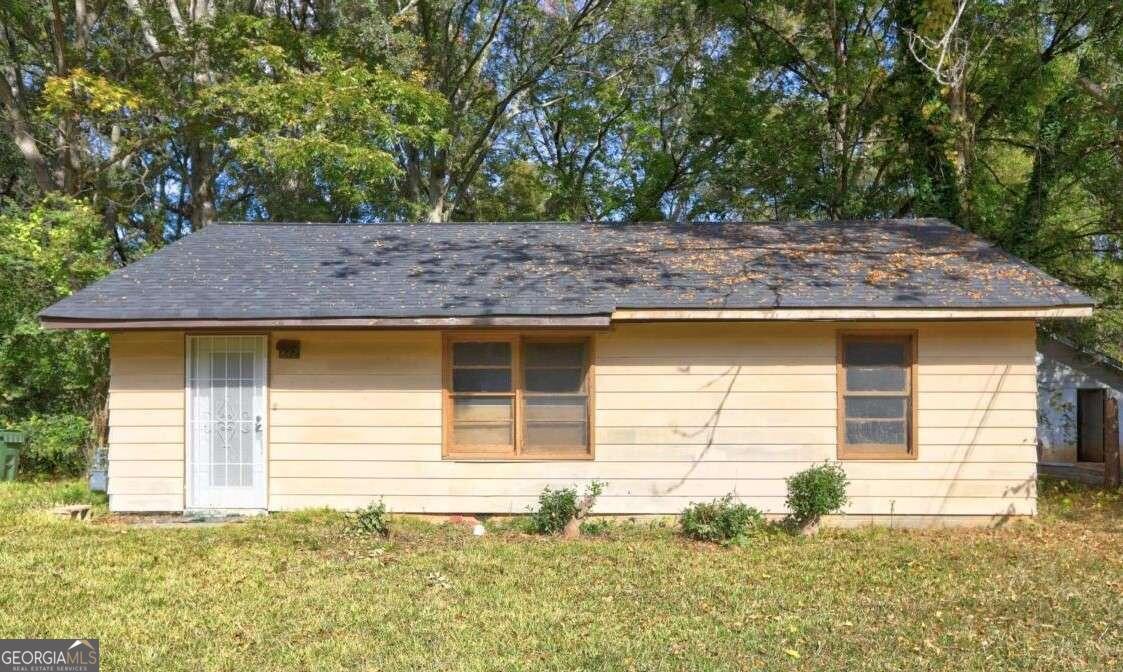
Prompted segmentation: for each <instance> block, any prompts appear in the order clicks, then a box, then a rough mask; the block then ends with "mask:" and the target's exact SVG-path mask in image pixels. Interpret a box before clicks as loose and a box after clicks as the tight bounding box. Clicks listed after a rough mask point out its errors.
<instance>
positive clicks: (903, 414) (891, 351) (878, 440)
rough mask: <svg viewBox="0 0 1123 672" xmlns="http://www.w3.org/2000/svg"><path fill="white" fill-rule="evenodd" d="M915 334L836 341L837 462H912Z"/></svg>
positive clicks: (857, 336) (844, 336)
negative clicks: (866, 460)
mask: <svg viewBox="0 0 1123 672" xmlns="http://www.w3.org/2000/svg"><path fill="white" fill-rule="evenodd" d="M915 344H916V335H915V334H913V333H902V332H897V333H879V334H873V333H850V334H846V333H844V334H840V335H839V339H838V457H839V459H859V460H860V459H915V458H916V394H915V390H916V371H915V362H916V357H915Z"/></svg>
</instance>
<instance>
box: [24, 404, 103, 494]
mask: <svg viewBox="0 0 1123 672" xmlns="http://www.w3.org/2000/svg"><path fill="white" fill-rule="evenodd" d="M16 428H17V429H19V430H21V431H23V432H24V433H25V434H26V435H27V438H26V440H25V443H24V444H23V445H22V446H20V467H19V472H20V474H21V475H23V476H46V477H51V478H62V477H68V476H69V477H73V476H81V475H82V473H83V472H84V471H85V470H86V445H87V443H88V442H89V438H90V422H89V421H88V420H86V419H85V418H83V417H81V416H77V415H70V414H66V413H62V414H59V415H39V416H33V417H31V418H28V419H27V420H24V421H23V422H21V423H19V425H18V426H17V427H16Z"/></svg>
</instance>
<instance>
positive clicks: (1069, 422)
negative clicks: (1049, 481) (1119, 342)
mask: <svg viewBox="0 0 1123 672" xmlns="http://www.w3.org/2000/svg"><path fill="white" fill-rule="evenodd" d="M1120 402H1123V363H1120V362H1119V361H1118V360H1116V359H1114V358H1112V357H1109V356H1108V355H1105V354H1103V353H1099V352H1088V351H1085V350H1083V349H1081V348H1079V347H1077V346H1076V345H1075V344H1074V343H1072V342H1071V341H1069V340H1067V339H1065V338H1063V337H1060V336H1057V335H1045V334H1042V335H1040V336H1039V337H1038V340H1037V417H1038V429H1037V440H1038V446H1039V453H1040V454H1039V458H1040V468H1041V471H1042V473H1048V474H1052V475H1056V476H1062V477H1066V478H1076V479H1079V480H1085V481H1089V482H1095V483H1099V482H1102V481H1103V477H1104V468H1105V460H1106V459H1107V457H1108V455H1109V454H1114V453H1115V451H1116V450H1117V448H1116V447H1117V446H1119V445H1120V442H1123V428H1121V427H1120V421H1119V420H1120V418H1119V405H1120ZM1112 435H1114V436H1112Z"/></svg>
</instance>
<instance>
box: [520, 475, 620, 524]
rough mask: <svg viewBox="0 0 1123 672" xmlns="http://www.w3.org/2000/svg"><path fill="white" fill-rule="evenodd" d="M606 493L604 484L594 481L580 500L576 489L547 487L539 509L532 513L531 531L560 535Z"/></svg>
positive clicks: (541, 496) (540, 499)
mask: <svg viewBox="0 0 1123 672" xmlns="http://www.w3.org/2000/svg"><path fill="white" fill-rule="evenodd" d="M602 492H604V483H600V482H598V481H593V482H592V483H590V484H589V487H588V488H586V489H585V496H584V497H583V498H582V499H580V500H579V499H578V495H577V490H576V488H561V489H560V490H554V489H552V488H550V487H549V486H547V487H546V488H545V489H544V490H543V491H542V494H540V495H538V508H537V509H535V510H534V511H531V513H530V529H531V530H532V531H534V532H536V533H538V534H558V533H560V532H562V531H563V530H565V526H566V525H568V524H569V522H570V521H571V520H573V519H575V518H578V517H581V516H584V514H585V512H587V511H588V510H589V509H591V508H592V507H593V504H594V503H595V502H596V499H597V497H599V496H600V494H601V493H602Z"/></svg>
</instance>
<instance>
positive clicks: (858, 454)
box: [835, 329, 919, 460]
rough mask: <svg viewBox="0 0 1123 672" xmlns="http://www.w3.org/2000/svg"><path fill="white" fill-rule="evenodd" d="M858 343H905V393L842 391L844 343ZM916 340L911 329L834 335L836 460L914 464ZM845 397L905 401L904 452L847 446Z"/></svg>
mask: <svg viewBox="0 0 1123 672" xmlns="http://www.w3.org/2000/svg"><path fill="white" fill-rule="evenodd" d="M852 338H854V339H862V340H866V341H884V342H895V343H900V342H903V343H905V354H906V356H907V357H908V362H907V364H906V366H905V371H906V374H905V380H906V382H907V385H908V389H907V392H906V393H905V394H901V393H900V392H896V393H894V392H892V391H882V390H877V391H869V392H849V391H848V390H847V388H846V347H845V346H846V341H847V340H848V339H852ZM918 341H919V337H918V334H917V330H915V329H897V330H868V331H866V330H840V331H839V332H838V333H837V335H836V345H835V353H836V354H835V370H836V375H835V392H836V397H837V402H836V406H837V426H838V427H837V429H838V432H837V457H838V459H839V460H916V459H917V458H918V453H919V450H918V444H917V419H918V417H919V415H918V413H917V393H916V382H917V354H918V348H917V342H918ZM848 396H855V397H859V396H869V397H879V396H880V397H885V396H897V397H901V396H903V397H905V398H907V399H908V404H909V408H908V410H907V412H906V414H905V421H906V422H907V423H908V427H907V431H906V436H905V440H906V445H905V451H904V452H901V450H900V449H899V448H894V449H892V450H887V449H886V448H885V446H886V445H888V444H879V443H863V444H849V443H847V441H846V418H847V416H846V397H848Z"/></svg>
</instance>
